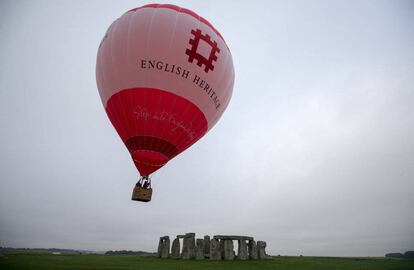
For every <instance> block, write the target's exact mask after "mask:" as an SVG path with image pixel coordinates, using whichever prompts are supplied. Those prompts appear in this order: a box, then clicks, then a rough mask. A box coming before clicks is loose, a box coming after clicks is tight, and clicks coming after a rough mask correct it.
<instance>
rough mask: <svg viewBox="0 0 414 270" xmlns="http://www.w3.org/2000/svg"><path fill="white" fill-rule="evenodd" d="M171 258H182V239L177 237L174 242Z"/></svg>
mask: <svg viewBox="0 0 414 270" xmlns="http://www.w3.org/2000/svg"><path fill="white" fill-rule="evenodd" d="M171 258H173V259H178V258H180V239H178V238H175V239H174V241H173V242H172V248H171Z"/></svg>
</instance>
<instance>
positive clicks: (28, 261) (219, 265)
mask: <svg viewBox="0 0 414 270" xmlns="http://www.w3.org/2000/svg"><path fill="white" fill-rule="evenodd" d="M0 269H1V270H6V269H16V270H26V269H41V270H48V269H74V270H76V269H85V270H86V269H87V270H93V269H107V270H118V269H119V270H121V269H125V270H126V269H131V270H132V269H134V270H152V269H154V270H164V269H165V270H174V269H180V270H181V269H183V270H186V269H201V270H203V269H209V270H211V269H217V270H220V269H223V270H233V269H234V270H244V269H261V270H266V269H279V270H285V269H289V270H305V269H315V270H316V269H317V270H324V269H329V270H335V269H338V270H345V269H358V270H371V269H372V270H382V269H387V270H391V269H395V270H404V269H413V270H414V260H397V259H374V258H331V257H274V258H273V259H272V260H265V261H219V262H214V261H208V260H204V261H196V260H172V259H169V260H162V259H157V258H148V257H137V256H130V255H50V254H5V255H4V256H1V257H0Z"/></svg>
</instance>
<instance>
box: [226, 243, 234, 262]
mask: <svg viewBox="0 0 414 270" xmlns="http://www.w3.org/2000/svg"><path fill="white" fill-rule="evenodd" d="M234 257H235V254H234V245H233V240H224V259H225V260H227V261H232V260H234Z"/></svg>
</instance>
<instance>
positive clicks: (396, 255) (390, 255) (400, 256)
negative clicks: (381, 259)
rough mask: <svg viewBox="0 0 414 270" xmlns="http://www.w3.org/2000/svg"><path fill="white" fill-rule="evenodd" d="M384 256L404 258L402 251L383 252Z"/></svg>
mask: <svg viewBox="0 0 414 270" xmlns="http://www.w3.org/2000/svg"><path fill="white" fill-rule="evenodd" d="M385 257H386V258H404V255H403V254H402V253H387V254H385Z"/></svg>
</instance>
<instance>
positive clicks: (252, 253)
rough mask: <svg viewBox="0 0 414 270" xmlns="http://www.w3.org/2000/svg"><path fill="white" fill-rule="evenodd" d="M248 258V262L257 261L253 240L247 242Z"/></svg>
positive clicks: (255, 246)
mask: <svg viewBox="0 0 414 270" xmlns="http://www.w3.org/2000/svg"><path fill="white" fill-rule="evenodd" d="M249 258H250V260H257V259H258V254H257V245H256V241H254V240H250V241H249Z"/></svg>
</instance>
